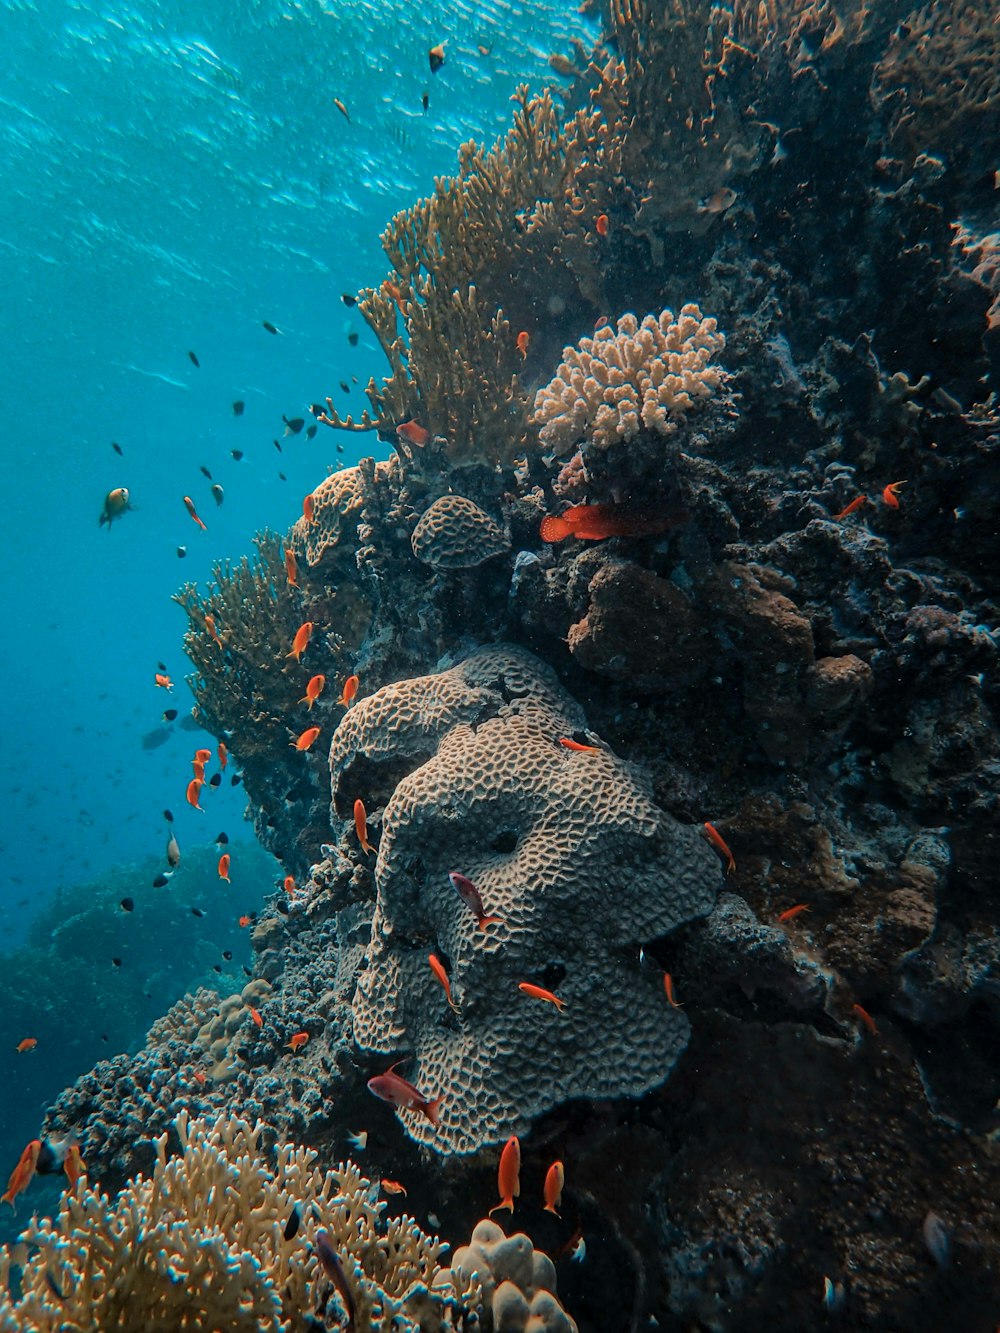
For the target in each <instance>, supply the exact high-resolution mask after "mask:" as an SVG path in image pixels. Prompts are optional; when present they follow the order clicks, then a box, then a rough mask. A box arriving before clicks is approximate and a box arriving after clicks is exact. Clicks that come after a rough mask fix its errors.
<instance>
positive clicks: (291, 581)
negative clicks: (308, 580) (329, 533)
mask: <svg viewBox="0 0 1000 1333" xmlns="http://www.w3.org/2000/svg"><path fill="white" fill-rule="evenodd" d="M310 522H311V520H310ZM285 577H286V578H287V579H288V586H289V587H290V588H297V587H298V586H299V565H298V561H297V560H296V559H295V552H294V551H290V550H288V548H287V547H286V548H285Z"/></svg>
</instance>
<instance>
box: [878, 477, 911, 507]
mask: <svg viewBox="0 0 1000 1333" xmlns="http://www.w3.org/2000/svg"><path fill="white" fill-rule="evenodd" d="M905 485H906V482H905V481H890V482H889V485H888V486H886V487H885V489H884V490H883V491H882V503H883V504H885V505H888V506H889V508H890V509H898V508H899V490H900V487H901V486H905Z"/></svg>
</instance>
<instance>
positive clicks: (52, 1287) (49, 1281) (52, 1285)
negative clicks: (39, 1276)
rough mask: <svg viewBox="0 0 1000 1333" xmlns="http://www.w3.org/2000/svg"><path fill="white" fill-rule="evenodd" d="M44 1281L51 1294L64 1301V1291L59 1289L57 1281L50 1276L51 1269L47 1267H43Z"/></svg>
mask: <svg viewBox="0 0 1000 1333" xmlns="http://www.w3.org/2000/svg"><path fill="white" fill-rule="evenodd" d="M45 1282H46V1285H47V1286H48V1289H49V1291H51V1292H52V1295H53V1296H54V1297H55V1298H56V1300H57V1301H64V1300H65V1299H66V1293H65V1292H64V1291H60V1289H59V1283H58V1282H57V1281H56V1280H55V1278H54V1277H53V1276H52V1271H51V1269H49V1268H48V1267H46V1269H45Z"/></svg>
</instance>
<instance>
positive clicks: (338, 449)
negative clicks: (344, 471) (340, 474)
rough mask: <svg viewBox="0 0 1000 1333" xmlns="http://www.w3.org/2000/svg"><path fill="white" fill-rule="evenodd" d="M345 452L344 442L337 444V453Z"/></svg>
mask: <svg viewBox="0 0 1000 1333" xmlns="http://www.w3.org/2000/svg"><path fill="white" fill-rule="evenodd" d="M343 452H344V446H343V445H342V444H338V445H337V453H338V454H342V453H343Z"/></svg>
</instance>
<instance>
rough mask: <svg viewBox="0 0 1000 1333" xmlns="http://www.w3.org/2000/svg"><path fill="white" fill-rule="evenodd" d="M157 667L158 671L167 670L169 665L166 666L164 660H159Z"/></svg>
mask: <svg viewBox="0 0 1000 1333" xmlns="http://www.w3.org/2000/svg"><path fill="white" fill-rule="evenodd" d="M156 669H157V671H166V669H167V667H166V663H164V662H157V664H156Z"/></svg>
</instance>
